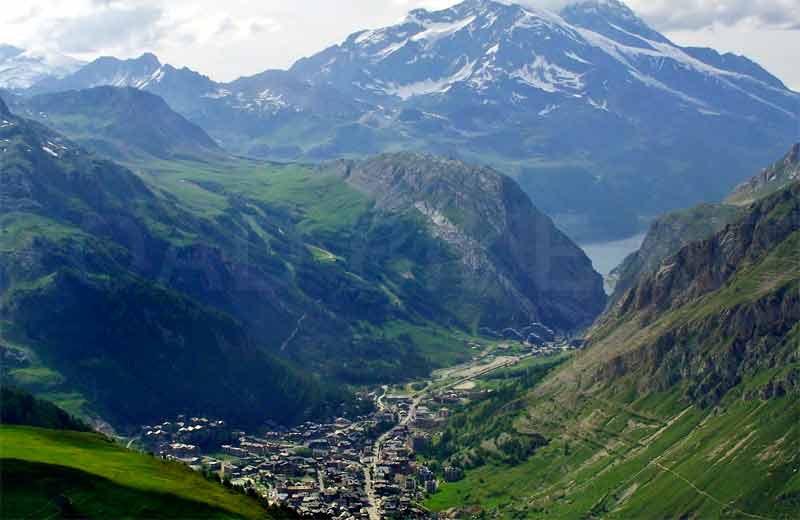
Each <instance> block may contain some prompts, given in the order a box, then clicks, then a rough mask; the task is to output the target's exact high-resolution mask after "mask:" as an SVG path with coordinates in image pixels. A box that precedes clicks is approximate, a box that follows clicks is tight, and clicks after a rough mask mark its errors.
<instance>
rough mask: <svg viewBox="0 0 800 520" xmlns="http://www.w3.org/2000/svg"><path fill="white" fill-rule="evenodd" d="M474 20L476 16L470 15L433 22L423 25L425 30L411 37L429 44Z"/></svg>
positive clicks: (455, 31) (453, 32)
mask: <svg viewBox="0 0 800 520" xmlns="http://www.w3.org/2000/svg"><path fill="white" fill-rule="evenodd" d="M474 21H475V16H470V17H468V18H464V19H463V20H457V21H455V22H451V23H431V24H427V25H423V27H425V30H424V31H422V32H420V33H417V34H415V35H414V36H412V37H411V39H412V40H413V41H415V42H417V41H420V40H425V41H427V42H428V43H429V44H433V43H436V42H437V41H438V40H441V39H442V38H447V37H448V36H451V35H453V34H455V33H457V32H458V31H460V30H461V29H463V28H464V27H466V26H468V25H469V24H471V23H472V22H474Z"/></svg>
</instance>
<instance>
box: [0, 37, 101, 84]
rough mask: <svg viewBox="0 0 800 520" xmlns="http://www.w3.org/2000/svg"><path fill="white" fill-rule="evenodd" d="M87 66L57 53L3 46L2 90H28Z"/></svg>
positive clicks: (0, 62)
mask: <svg viewBox="0 0 800 520" xmlns="http://www.w3.org/2000/svg"><path fill="white" fill-rule="evenodd" d="M84 65H86V62H83V61H80V60H76V59H74V58H71V57H69V56H65V55H63V54H59V53H56V52H48V51H43V50H25V49H20V48H19V47H14V46H13V45H3V44H0V88H4V89H11V90H17V89H27V88H30V87H32V86H33V85H35V84H37V83H40V82H42V81H45V80H48V79H60V78H63V77H65V76H68V75H70V74H72V73H73V72H75V71H77V70H79V69H80V68H81V67H83V66H84Z"/></svg>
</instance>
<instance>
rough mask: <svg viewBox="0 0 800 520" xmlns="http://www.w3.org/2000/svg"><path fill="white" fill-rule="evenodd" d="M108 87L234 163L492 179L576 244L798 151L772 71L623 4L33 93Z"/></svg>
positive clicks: (498, 7) (85, 73)
mask: <svg viewBox="0 0 800 520" xmlns="http://www.w3.org/2000/svg"><path fill="white" fill-rule="evenodd" d="M112 65H113V66H112ZM123 69H124V70H123ZM98 70H102V74H98V73H97V71H98ZM98 84H105V85H109V84H117V85H127V86H136V87H138V88H143V89H145V90H148V91H150V92H153V93H156V94H158V95H161V96H162V97H164V98H165V99H166V100H167V102H168V103H169V104H170V106H172V107H173V108H174V109H175V110H177V111H178V112H180V113H181V114H183V115H184V116H186V117H187V118H188V119H190V120H191V121H192V122H194V123H196V124H198V125H200V126H201V127H203V128H204V129H205V130H206V131H207V132H208V133H209V134H211V135H212V136H213V137H214V138H215V139H217V140H218V141H219V142H220V143H222V144H223V146H225V147H226V148H228V149H229V150H231V151H233V152H236V153H241V154H249V155H257V156H261V157H266V158H273V159H300V160H320V159H330V158H334V157H341V156H360V155H367V154H374V153H379V152H381V151H387V150H398V149H413V150H423V151H429V152H434V153H438V154H442V155H450V156H458V157H460V158H462V159H465V160H467V161H470V162H474V163H489V164H490V165H492V166H494V167H496V168H498V169H500V170H501V171H504V172H506V173H508V174H510V175H513V176H515V177H516V178H517V179H518V180H519V182H520V184H521V185H522V186H523V187H524V188H525V189H526V191H527V192H528V193H529V194H530V195H531V197H532V198H533V199H534V202H535V203H536V204H537V206H539V207H540V208H543V209H544V210H545V211H547V212H548V213H550V214H551V215H552V216H554V217H556V218H557V220H558V221H559V223H560V225H561V226H562V227H564V228H565V229H567V230H568V231H569V232H570V233H571V234H572V236H573V237H575V238H578V239H587V238H594V239H597V238H599V237H598V233H599V232H601V231H605V232H608V233H609V234H611V235H616V236H621V235H624V234H627V233H633V232H635V231H636V230H638V229H639V227H640V226H641V222H642V220H643V219H645V220H646V219H647V218H648V217H649V216H652V215H653V214H656V213H660V212H664V211H668V210H671V209H674V208H677V207H686V206H690V205H693V204H695V203H697V202H699V201H702V200H714V199H719V198H722V197H723V196H724V195H725V194H726V193H727V192H728V191H729V190H730V189H731V188H732V187H733V186H735V185H736V184H738V183H739V182H741V180H743V179H744V178H746V177H747V176H748V175H749V173H750V172H751V171H753V170H754V169H757V168H758V166H759V165H760V164H763V163H766V162H769V160H770V159H771V158H772V157H774V156H775V155H778V154H780V152H781V151H782V150H784V149H785V148H786V147H788V146H789V144H790V143H791V142H792V141H793V140H795V139H796V138H797V121H798V113H799V112H800V95H798V94H797V93H795V92H792V91H790V90H789V89H787V88H786V87H785V86H784V85H783V83H781V81H780V80H779V79H777V78H775V77H774V76H772V75H771V74H769V72H767V71H766V70H764V69H763V68H761V67H760V66H759V65H757V64H756V63H754V62H752V61H750V60H748V59H747V58H744V57H741V56H735V55H732V54H724V55H721V54H719V53H717V52H716V51H714V50H713V49H701V48H685V47H681V46H678V45H676V44H675V43H673V42H671V41H670V40H669V39H667V38H666V37H664V36H663V35H661V34H659V33H658V32H657V31H656V30H654V29H653V28H651V27H649V26H648V25H647V24H646V23H645V22H644V21H643V20H642V19H641V18H639V17H638V16H637V15H636V14H635V13H634V12H633V11H631V10H630V9H629V8H628V7H626V6H625V5H624V4H622V3H621V2H618V1H617V0H589V1H584V2H577V3H573V4H571V5H569V6H568V7H566V8H564V9H563V10H561V11H560V12H553V11H547V10H543V9H536V8H531V7H523V6H520V5H516V4H513V3H509V2H507V1H504V2H497V1H494V0H466V1H464V2H462V3H460V4H458V5H455V6H453V7H451V8H448V9H444V10H440V11H428V10H423V9H419V10H415V11H412V12H411V13H409V15H408V17H407V18H406V19H405V20H404V21H402V22H401V23H399V24H397V25H393V26H390V27H384V28H379V29H373V30H367V31H360V32H357V33H355V34H353V35H351V36H349V37H348V38H347V39H346V40H345V41H344V42H342V43H341V44H339V45H334V46H332V47H330V48H328V49H325V50H323V51H321V52H320V53H318V54H316V55H313V56H311V57H308V58H304V59H301V60H299V61H298V62H297V63H296V64H295V65H294V66H293V67H292V68H291V69H290V70H288V71H267V72H264V73H262V74H258V75H256V76H252V77H248V78H242V79H239V80H237V81H234V82H232V83H228V84H222V83H216V82H213V81H211V80H210V79H208V78H206V77H205V76H201V75H200V74H197V73H195V72H192V71H190V70H188V69H185V68H184V69H176V68H174V67H171V66H169V65H162V64H160V63H159V62H158V60H157V59H156V58H155V57H154V56H149V55H145V56H143V57H142V58H139V59H138V60H127V61H121V60H113V59H107V60H106V61H103V60H98V61H97V62H95V63H92V64H90V65H87V66H86V67H85V68H84V69H82V70H81V71H79V72H77V73H76V74H73V75H71V76H69V77H67V78H64V79H63V80H60V81H49V82H43V83H41V84H39V85H37V87H36V88H35V89H33V90H40V91H41V90H42V89H43V90H50V91H52V90H64V89H67V88H86V87H90V86H96V85H98Z"/></svg>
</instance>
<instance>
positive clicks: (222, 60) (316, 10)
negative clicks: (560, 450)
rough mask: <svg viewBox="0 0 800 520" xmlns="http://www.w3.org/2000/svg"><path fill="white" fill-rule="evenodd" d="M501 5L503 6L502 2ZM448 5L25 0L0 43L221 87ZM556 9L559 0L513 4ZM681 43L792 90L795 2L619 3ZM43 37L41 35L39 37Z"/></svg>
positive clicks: (432, 1) (2, 22) (796, 49)
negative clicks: (156, 66) (194, 75)
mask: <svg viewBox="0 0 800 520" xmlns="http://www.w3.org/2000/svg"><path fill="white" fill-rule="evenodd" d="M503 1H506V2H508V1H510V0H503ZM454 3H457V2H456V1H455V0H224V1H220V0H25V1H17V2H3V4H4V5H3V9H2V10H0V43H9V44H13V45H17V46H19V47H23V48H27V49H31V48H43V49H47V50H51V51H58V52H62V53H65V54H68V55H71V56H75V57H78V58H81V59H85V60H90V59H94V58H96V57H98V56H101V55H112V56H117V57H120V58H127V57H134V56H138V55H140V54H141V53H142V52H145V51H149V52H154V53H155V54H156V55H158V56H159V58H161V60H162V61H163V62H166V63H170V64H172V65H175V66H178V67H180V66H188V67H189V68H191V69H194V70H197V71H199V72H202V73H204V74H206V75H208V76H210V77H212V78H213V79H215V80H220V81H229V80H232V79H235V78H236V77H239V76H245V75H251V74H255V73H258V72H262V71H264V70H266V69H271V68H286V67H288V66H290V65H291V64H292V63H293V62H294V61H295V60H297V59H298V58H301V57H303V56H308V55H311V54H314V53H316V52H318V51H320V50H322V49H323V48H325V47H327V46H329V45H333V44H336V43H338V42H340V41H342V40H343V39H344V38H345V37H346V36H347V35H349V34H351V33H353V32H356V31H359V30H362V29H371V28H377V27H383V26H386V25H391V24H394V23H396V22H398V21H400V20H402V19H403V18H404V17H405V15H406V13H407V12H408V11H409V10H411V9H414V8H420V7H423V8H428V9H440V8H446V7H448V6H449V5H452V4H454ZM518 3H523V4H530V5H534V6H537V7H543V8H549V9H558V8H559V7H561V6H563V5H564V4H566V3H570V2H569V1H565V0H519V2H518ZM626 3H627V5H628V6H629V7H631V8H632V9H633V10H634V11H636V12H637V13H638V14H639V15H640V16H642V18H644V19H645V20H646V21H647V22H648V23H650V24H651V25H652V26H653V27H655V28H656V29H658V30H660V31H661V32H663V33H665V34H666V35H667V36H668V37H670V38H671V39H672V40H673V41H675V42H676V43H678V44H681V45H700V46H708V47H713V48H715V49H717V50H718V51H720V52H734V53H737V54H743V55H745V56H747V57H749V58H751V59H754V60H755V61H757V62H759V63H760V64H761V65H762V66H764V67H765V68H766V69H767V70H769V71H770V72H772V73H773V74H775V75H777V76H778V77H779V78H781V79H782V80H783V81H784V82H785V83H786V84H787V85H789V86H790V87H791V88H793V89H794V90H796V91H800V67H798V66H797V64H798V63H800V0H628V1H627V2H626ZM43 35H46V38H43Z"/></svg>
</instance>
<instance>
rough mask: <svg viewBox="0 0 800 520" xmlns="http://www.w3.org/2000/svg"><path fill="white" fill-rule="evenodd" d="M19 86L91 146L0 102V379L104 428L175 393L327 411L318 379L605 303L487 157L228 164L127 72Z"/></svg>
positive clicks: (246, 413) (587, 272)
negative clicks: (474, 163)
mask: <svg viewBox="0 0 800 520" xmlns="http://www.w3.org/2000/svg"><path fill="white" fill-rule="evenodd" d="M27 102H28V103H33V105H32V106H53V109H52V110H50V111H49V112H50V113H51V114H52V117H48V118H42V120H46V121H52V122H57V123H58V125H59V126H61V127H63V128H65V129H66V130H68V131H74V132H75V136H76V138H81V139H82V140H83V142H85V143H87V144H89V145H96V144H97V143H101V145H100V146H98V147H97V151H96V152H95V153H92V152H89V151H87V150H86V149H84V148H83V147H82V146H80V145H79V144H77V143H76V142H74V141H73V140H71V139H69V138H67V137H64V136H62V135H61V134H58V133H56V132H54V131H53V130H51V129H49V128H48V127H46V126H44V125H42V124H41V123H38V122H35V121H32V120H29V119H24V118H21V117H19V116H17V115H14V114H12V113H11V111H9V109H8V108H7V107H6V105H5V104H2V105H0V108H1V109H2V118H3V119H2V126H1V127H0V138H1V139H3V146H2V148H0V172H1V173H2V180H3V182H2V191H1V192H0V197H2V202H3V204H2V209H1V210H0V219H1V220H2V223H3V234H2V246H0V251H2V253H3V254H2V256H0V290H2V294H3V299H2V302H1V303H0V320H2V323H4V324H6V325H5V326H4V328H3V329H2V330H0V345H2V347H3V351H4V353H10V354H8V355H9V356H10V357H11V358H13V359H15V360H19V363H16V362H15V363H16V364H14V365H13V366H12V367H11V368H10V369H9V368H6V370H8V371H7V372H6V377H8V378H9V379H10V380H11V381H13V382H16V383H17V384H25V383H27V384H28V386H29V387H30V388H31V389H33V390H36V391H37V392H44V393H51V394H52V393H58V394H60V395H68V396H71V397H70V399H71V400H72V402H73V403H74V402H81V403H84V404H83V405H79V410H77V411H76V410H73V411H76V412H80V413H82V414H83V415H90V416H91V415H92V414H94V416H95V417H102V418H103V419H104V420H106V421H109V422H111V423H112V425H115V426H118V427H123V428H124V427H127V426H129V425H131V424H136V423H140V422H147V421H151V420H155V419H158V418H160V417H165V416H169V415H171V414H175V413H180V410H187V411H188V410H194V411H198V410H203V411H205V413H217V414H219V415H221V416H224V417H226V418H228V419H230V420H234V421H236V422H238V423H239V424H243V425H246V424H257V423H258V422H259V421H263V420H266V419H267V418H272V419H275V420H279V421H282V422H286V423H290V422H293V421H298V420H301V419H303V418H306V417H312V416H320V415H325V414H330V413H334V412H336V411H337V410H338V411H339V412H340V413H341V411H342V410H344V409H347V408H348V407H351V406H356V405H357V403H355V402H354V401H353V400H352V396H349V395H348V393H347V392H346V391H340V390H337V389H336V388H335V387H336V385H335V384H334V383H325V384H323V383H321V381H320V380H319V379H317V377H318V376H320V375H324V376H326V378H327V380H328V381H338V382H340V383H370V382H375V381H388V380H398V379H402V378H407V377H409V376H411V375H414V374H424V373H427V371H429V370H431V369H432V368H435V367H436V366H441V365H442V364H443V363H446V362H452V360H454V359H461V358H463V357H464V356H465V355H466V354H467V352H466V349H465V347H464V346H463V345H464V341H465V340H466V338H468V337H470V335H471V334H476V333H477V331H478V330H479V329H480V330H484V329H488V330H490V331H501V330H503V329H505V328H509V327H515V328H522V327H525V326H528V325H530V324H532V323H535V322H542V323H545V324H546V325H547V326H549V327H551V328H553V329H556V330H559V331H562V332H565V333H567V332H571V331H574V330H576V329H578V328H580V327H582V326H586V325H588V324H589V323H590V322H591V321H592V320H593V319H594V317H595V316H596V315H597V314H598V313H599V312H600V311H601V310H602V309H603V307H604V305H605V295H604V293H603V290H602V280H601V278H600V276H599V275H598V274H597V273H596V272H594V270H593V269H592V265H591V262H590V261H589V259H588V258H587V257H586V256H585V254H584V253H583V252H582V251H581V250H580V249H579V248H578V247H577V246H575V245H574V244H573V243H572V242H571V241H570V240H569V239H568V238H567V237H566V236H565V235H563V234H562V233H561V232H560V231H558V230H557V229H556V227H555V226H554V225H553V223H552V221H551V220H550V219H549V218H548V217H546V216H544V215H543V214H541V213H540V212H538V211H537V210H536V209H535V208H534V207H533V205H532V204H531V202H530V200H529V199H528V197H527V196H525V194H524V193H523V192H522V191H521V189H520V188H519V187H518V186H517V184H516V183H514V181H513V180H511V179H509V178H507V177H505V176H502V175H500V174H499V173H497V172H495V171H494V170H491V169H489V168H476V167H471V166H468V165H465V164H463V163H460V162H458V161H453V160H443V159H439V158H435V157H432V156H425V155H418V154H413V153H407V154H394V155H384V156H380V157H378V158H376V159H373V160H369V161H363V162H362V161H356V162H352V161H349V162H334V163H328V164H326V165H323V166H318V167H306V166H299V165H277V164H268V163H262V162H254V161H249V160H244V159H237V158H233V157H229V156H227V155H224V154H221V153H218V152H219V151H218V150H217V149H216V148H215V147H214V145H213V142H212V141H210V140H209V139H208V138H207V136H205V134H204V133H203V132H202V131H201V130H199V129H198V128H197V127H195V126H194V125H192V124H191V123H188V122H187V121H186V120H184V119H183V118H182V117H181V116H179V115H177V114H175V113H172V112H171V111H170V110H169V108H167V107H166V105H164V104H163V102H162V101H161V100H160V99H159V98H158V97H156V96H154V95H151V94H148V93H143V92H139V91H137V90H132V89H122V88H113V87H105V88H96V89H91V90H86V91H81V92H67V93H65V94H55V95H52V96H43V97H39V98H36V97H35V98H32V99H30V100H28V101H27ZM39 103H40V104H39ZM26 106H31V105H26ZM126 107H127V108H126ZM130 107H133V108H134V109H133V110H132V111H130V110H129V109H130ZM117 114H119V115H117ZM125 114H139V115H140V116H142V117H139V118H138V119H137V118H136V117H128V119H129V122H130V124H129V125H127V126H126V125H124V121H125ZM144 114H148V115H149V117H143V115H144ZM76 120H77V121H80V122H81V124H80V125H78V126H75V125H73V124H71V123H70V122H71V121H76ZM167 122H171V123H172V124H171V125H168V124H166V123H167ZM95 123H104V124H106V125H108V126H102V125H99V124H95ZM117 127H120V128H124V129H125V131H126V132H127V131H129V132H132V133H131V134H130V135H128V134H125V133H123V134H116V133H113V132H111V131H109V128H117ZM92 136H93V137H92ZM109 136H110V137H113V139H112V140H111V141H108V139H109ZM165 136H167V137H165ZM70 137H71V136H70ZM109 142H111V143H112V144H119V145H120V147H121V148H124V150H126V151H128V152H130V153H129V154H128V155H125V156H124V157H123V159H124V160H125V161H126V164H127V165H129V166H130V167H131V168H133V169H135V171H136V173H134V172H133V171H131V170H129V169H128V168H126V167H123V166H120V165H119V164H118V163H115V162H112V161H110V160H108V159H105V158H103V157H102V156H101V155H98V154H106V156H108V154H109V153H110V155H111V156H114V155H116V154H117V151H118V150H119V149H120V147H117V148H111V147H110V146H109V145H108V143H109ZM149 143H160V144H161V147H160V148H158V149H156V150H153V149H151V148H149V147H148V146H147V145H148V144H149ZM194 144H197V145H198V146H197V147H193V146H191V145H194ZM200 145H203V146H205V148H204V147H203V146H200ZM161 150H182V151H184V152H185V151H186V150H194V151H197V150H200V151H201V152H202V154H201V155H200V156H197V155H191V154H189V155H182V156H181V155H179V156H176V155H166V156H161V155H160V154H159V153H157V152H160V151H161ZM210 152H215V153H210ZM387 190H389V191H390V192H391V196H390V197H387V196H386V195H387ZM133 323H136V324H137V325H136V327H133V328H132V325H131V324H133ZM459 335H461V336H462V337H463V338H465V339H461V340H459V339H455V338H456V337H458V336H459ZM70 345H81V348H74V347H70ZM137 345H139V347H137ZM144 346H146V348H144ZM19 352H22V354H19ZM15 353H17V354H15ZM4 355H5V354H4ZM447 356H454V357H451V358H448V357H447ZM159 360H160V361H159ZM448 360H449V361H448ZM148 367H149V368H148ZM299 367H302V369H301V368H299ZM31 374H36V377H30V375H31ZM187 374H191V375H192V376H191V377H192V379H191V380H192V381H196V380H198V379H199V380H205V381H209V382H211V381H214V382H215V384H214V386H213V388H214V390H213V391H211V389H210V388H208V387H206V386H204V385H196V384H194V383H190V382H188V381H187V383H186V384H179V382H180V381H181V380H182V377H185V376H186V375H187ZM264 378H265V379H264ZM266 393H268V394H269V395H270V397H269V398H267V397H266ZM78 396H79V397H78ZM134 396H137V397H134ZM259 396H260V397H259ZM259 399H260V400H263V402H264V404H263V405H261V406H255V403H256V401H257V400H259ZM290 402H291V403H293V405H292V406H289V404H288V403H290ZM113 403H117V404H113ZM84 405H85V406H84ZM190 413H195V412H190Z"/></svg>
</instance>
